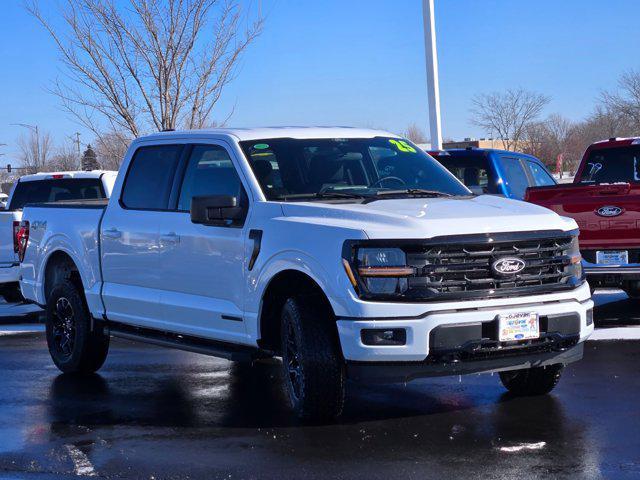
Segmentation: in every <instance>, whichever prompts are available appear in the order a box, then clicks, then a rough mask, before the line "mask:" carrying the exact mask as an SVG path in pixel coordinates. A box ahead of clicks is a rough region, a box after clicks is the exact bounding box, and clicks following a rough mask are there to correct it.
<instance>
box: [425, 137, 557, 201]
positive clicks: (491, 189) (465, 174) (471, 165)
mask: <svg viewBox="0 0 640 480" xmlns="http://www.w3.org/2000/svg"><path fill="white" fill-rule="evenodd" d="M428 153H429V154H430V155H431V156H432V157H434V158H435V159H436V160H438V161H439V162H440V163H441V164H442V165H444V166H445V167H446V168H447V170H449V171H450V172H451V173H453V174H454V175H455V176H456V177H457V178H458V180H460V181H461V182H462V183H464V184H465V185H466V186H467V187H468V188H469V190H471V191H472V192H473V193H475V194H479V195H482V194H485V193H488V194H491V195H504V196H505V197H507V198H515V199H516V200H522V199H523V198H524V195H525V192H526V190H527V188H528V187H532V186H549V185H555V184H556V181H555V180H554V178H553V176H552V175H551V174H550V173H549V171H548V170H547V167H545V166H544V164H543V163H542V161H541V160H540V159H538V158H536V157H534V156H532V155H526V154H524V153H517V152H509V151H506V150H496V149H493V148H471V147H469V148H455V149H450V150H439V151H434V152H428Z"/></svg>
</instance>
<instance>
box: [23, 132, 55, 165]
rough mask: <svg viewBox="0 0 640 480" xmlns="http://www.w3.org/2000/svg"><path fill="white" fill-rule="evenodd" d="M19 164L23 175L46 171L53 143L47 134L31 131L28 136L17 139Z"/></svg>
mask: <svg viewBox="0 0 640 480" xmlns="http://www.w3.org/2000/svg"><path fill="white" fill-rule="evenodd" d="M18 147H19V148H20V156H19V158H20V162H21V163H22V166H23V167H25V169H26V170H25V173H37V172H40V171H43V170H46V169H47V168H48V165H49V161H50V157H51V153H52V149H53V143H52V140H51V135H50V134H49V133H46V132H45V133H41V132H40V131H38V132H36V131H35V130H34V131H31V132H30V133H29V134H28V135H26V136H25V135H20V137H18Z"/></svg>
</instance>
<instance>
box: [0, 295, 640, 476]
mask: <svg viewBox="0 0 640 480" xmlns="http://www.w3.org/2000/svg"><path fill="white" fill-rule="evenodd" d="M596 300H597V303H598V308H597V310H596V323H597V325H598V326H599V327H600V330H599V331H598V332H597V334H598V335H596V338H603V339H605V340H601V341H597V340H596V341H590V342H588V344H587V347H586V349H585V358H584V360H583V361H581V362H579V363H577V364H573V365H571V366H569V367H568V368H567V369H566V371H565V374H564V377H563V379H562V381H561V383H560V385H559V387H558V388H557V389H556V390H554V392H553V394H552V395H549V396H545V397H537V398H527V399H522V398H512V397H510V396H509V395H507V394H505V393H504V390H503V389H502V387H501V386H500V384H499V380H498V378H497V376H491V375H472V376H466V377H453V378H438V379H426V380H419V381H416V382H413V383H410V384H407V385H386V386H371V385H353V386H352V388H351V390H350V395H349V397H348V400H347V406H346V411H345V414H344V416H343V417H342V418H341V419H340V420H339V421H338V422H336V423H334V424H330V425H302V424H299V423H297V422H296V421H295V420H293V419H292V418H291V416H290V415H289V414H288V413H287V411H286V410H284V409H283V407H282V404H283V400H282V398H281V396H280V391H279V369H278V365H277V364H276V363H274V362H271V363H263V364H259V365H257V366H255V367H253V368H247V367H243V366H241V365H237V364H231V363H229V362H226V361H224V360H219V359H215V358H210V357H204V356H199V355H195V354H190V353H185V352H180V351H175V350H166V349H160V348H155V347H150V346H143V345H139V344H134V343H129V342H124V341H114V342H113V343H112V350H111V353H110V357H109V358H108V360H107V363H106V365H105V367H104V368H103V369H102V370H101V371H100V374H96V375H93V376H91V377H84V378H79V377H74V376H64V375H61V374H59V372H58V370H56V369H55V367H53V365H52V363H51V362H50V360H49V356H48V353H47V351H46V345H45V342H44V338H43V335H42V333H38V332H35V333H33V332H30V331H31V330H34V329H35V330H37V329H38V328H39V326H37V325H35V328H34V325H33V323H32V324H31V325H29V324H28V323H29V322H33V321H34V319H37V315H38V314H37V312H33V311H32V310H31V312H32V313H29V312H30V310H24V311H23V310H19V309H14V310H11V308H13V307H10V306H8V305H4V306H0V313H4V314H5V316H4V317H2V321H3V322H4V323H7V322H9V321H11V322H12V323H19V324H23V323H27V325H21V326H15V325H13V326H11V327H6V326H5V327H3V328H0V406H1V408H0V478H3V479H5V478H20V479H22V478H34V479H41V478H42V479H48V478H77V477H78V476H95V477H98V478H118V479H119V478H147V479H152V478H155V479H164V478H168V479H174V478H175V479H178V478H185V479H186V478H191V479H195V478H202V479H209V478H221V479H222V478H225V479H229V478H231V479H233V478H277V479H284V478H295V479H300V478H367V479H375V478H381V479H388V478H406V479H413V478H416V479H417V478H420V479H423V478H465V477H470V476H471V475H473V474H478V473H481V474H482V477H483V478H489V479H491V478H543V477H544V478H549V477H552V478H639V477H640V435H639V434H638V431H639V429H640V406H639V405H638V397H639V396H640V375H638V373H640V366H639V363H640V342H637V341H635V340H631V339H633V338H636V337H637V338H640V335H638V331H640V302H636V301H631V300H627V299H626V297H625V296H624V295H623V294H611V293H609V294H599V295H596ZM23 308H24V307H23ZM9 312H10V313H9ZM630 325H631V326H630ZM16 332H29V333H16ZM607 338H617V340H606V339H607Z"/></svg>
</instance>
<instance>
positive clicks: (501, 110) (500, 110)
mask: <svg viewBox="0 0 640 480" xmlns="http://www.w3.org/2000/svg"><path fill="white" fill-rule="evenodd" d="M549 101H550V98H549V97H548V96H546V95H542V94H540V93H535V92H530V91H527V90H524V89H522V88H519V89H516V90H511V89H510V90H506V91H505V92H503V93H499V92H494V93H483V94H479V95H476V96H475V97H474V98H473V99H472V100H471V102H472V104H473V107H472V109H471V114H472V120H471V122H472V123H473V124H474V125H477V126H478V127H482V128H483V129H484V130H485V131H487V132H495V133H496V135H497V136H498V138H499V139H500V140H502V142H503V143H504V146H505V148H506V149H507V150H514V149H516V148H518V147H519V146H520V145H521V142H522V141H523V139H524V134H525V130H526V127H527V125H529V124H530V123H531V122H533V121H535V120H536V118H537V117H538V116H539V115H540V113H541V112H542V109H543V108H544V107H545V105H547V104H548V103H549Z"/></svg>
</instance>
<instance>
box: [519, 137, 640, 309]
mask: <svg viewBox="0 0 640 480" xmlns="http://www.w3.org/2000/svg"><path fill="white" fill-rule="evenodd" d="M526 200H528V201H530V202H533V203H536V204H538V205H542V206H544V207H547V208H550V209H552V210H554V211H555V212H557V213H558V214H559V215H564V216H567V217H572V218H574V219H575V221H576V222H577V224H578V226H579V227H580V249H581V253H582V258H583V268H584V271H585V273H586V276H587V279H588V280H589V285H591V287H592V288H597V287H615V288H622V289H623V290H625V291H626V292H627V294H628V295H629V296H631V297H634V298H638V297H640V138H611V139H609V140H605V141H602V142H596V143H594V144H593V145H591V146H589V148H587V150H586V151H585V153H584V156H583V157H582V162H581V164H580V166H579V167H578V170H577V172H576V176H575V178H574V181H573V184H569V185H558V186H556V187H540V188H531V189H529V190H528V191H527V196H526Z"/></svg>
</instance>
